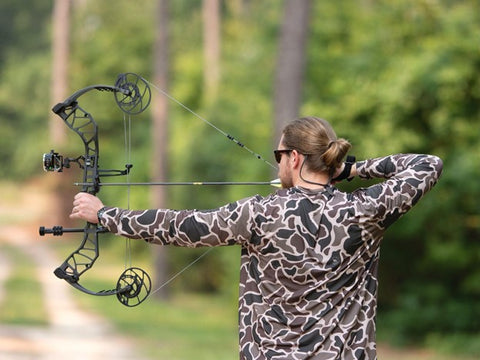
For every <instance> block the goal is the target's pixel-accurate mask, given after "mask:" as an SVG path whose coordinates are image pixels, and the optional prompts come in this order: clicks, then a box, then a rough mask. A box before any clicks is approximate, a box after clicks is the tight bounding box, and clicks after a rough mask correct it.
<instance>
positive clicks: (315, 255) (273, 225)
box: [102, 154, 442, 360]
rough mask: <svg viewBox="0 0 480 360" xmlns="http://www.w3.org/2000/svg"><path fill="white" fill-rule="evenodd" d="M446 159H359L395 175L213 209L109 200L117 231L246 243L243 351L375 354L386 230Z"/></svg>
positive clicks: (154, 238)
mask: <svg viewBox="0 0 480 360" xmlns="http://www.w3.org/2000/svg"><path fill="white" fill-rule="evenodd" d="M441 170H442V161H441V160H440V159H439V158H437V157H435V156H430V155H412V154H410V155H392V156H387V157H383V158H378V159H371V160H366V161H362V162H358V163H357V172H358V175H359V176H360V177H362V178H385V179H387V180H385V181H383V182H381V183H378V184H375V185H372V186H369V187H366V188H361V189H358V190H356V191H354V192H352V193H345V192H342V191H339V190H338V189H336V188H335V187H333V186H328V187H327V188H325V189H322V190H315V191H314V190H307V189H304V188H299V187H294V188H290V189H281V190H278V191H276V192H275V193H273V194H271V195H269V196H267V197H261V196H253V197H250V198H247V199H243V200H240V201H237V202H235V203H231V204H228V205H226V206H223V207H221V208H218V209H215V210H208V211H198V210H185V211H173V210H146V211H128V210H122V209H119V208H108V209H107V211H106V212H105V213H104V215H103V218H102V224H103V225H104V226H106V227H107V228H108V229H109V230H110V231H111V232H113V233H116V234H119V235H122V236H126V237H129V238H138V239H144V240H146V241H148V242H151V243H156V244H162V245H166V244H172V245H177V246H187V247H199V246H220V245H234V244H236V245H240V246H241V248H242V256H241V269H240V291H239V337H240V339H239V340H240V358H241V359H242V360H243V359H375V358H376V343H375V316H376V298H377V288H378V277H377V271H378V261H379V248H380V242H381V240H382V237H383V234H384V232H385V230H386V229H387V228H388V227H389V226H390V225H391V224H392V223H393V222H394V221H396V220H397V219H398V218H399V217H400V216H401V215H403V214H405V213H406V212H407V211H408V210H409V209H411V208H412V206H413V205H415V203H416V202H417V201H418V200H419V199H420V198H421V197H422V196H423V195H424V194H425V193H426V192H427V191H428V190H430V189H431V188H432V186H433V185H434V184H435V183H436V182H437V180H438V177H439V176H440V173H441Z"/></svg>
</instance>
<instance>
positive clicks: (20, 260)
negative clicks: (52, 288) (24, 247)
mask: <svg viewBox="0 0 480 360" xmlns="http://www.w3.org/2000/svg"><path fill="white" fill-rule="evenodd" d="M0 251H3V252H5V253H6V254H7V255H8V257H9V258H10V259H11V266H12V269H11V273H10V276H9V278H8V279H7V280H6V282H5V284H4V286H5V288H4V293H5V296H4V298H3V301H2V306H1V307H0V323H3V324H12V325H41V326H46V325H47V324H48V317H47V313H46V310H45V306H44V302H43V292H42V287H41V285H40V284H39V282H38V281H37V279H36V274H35V273H34V269H35V268H34V267H32V266H31V264H30V262H31V259H29V258H28V257H27V256H26V255H25V254H23V253H22V252H20V251H19V250H18V249H16V248H14V247H12V246H7V245H2V246H1V248H0Z"/></svg>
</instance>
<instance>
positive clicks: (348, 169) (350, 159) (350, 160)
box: [332, 155, 355, 181]
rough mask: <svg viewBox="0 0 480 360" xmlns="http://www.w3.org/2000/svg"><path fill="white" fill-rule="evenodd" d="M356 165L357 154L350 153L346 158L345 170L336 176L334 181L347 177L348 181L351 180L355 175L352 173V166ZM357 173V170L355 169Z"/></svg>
mask: <svg viewBox="0 0 480 360" xmlns="http://www.w3.org/2000/svg"><path fill="white" fill-rule="evenodd" d="M354 165H355V156H353V155H348V156H347V159H346V160H345V163H344V167H343V171H342V172H341V173H340V175H338V176H337V177H336V178H334V179H332V180H333V181H342V180H345V179H347V180H348V181H351V180H352V179H353V177H354V176H355V174H354V175H352V167H353V166H354ZM354 173H355V171H354Z"/></svg>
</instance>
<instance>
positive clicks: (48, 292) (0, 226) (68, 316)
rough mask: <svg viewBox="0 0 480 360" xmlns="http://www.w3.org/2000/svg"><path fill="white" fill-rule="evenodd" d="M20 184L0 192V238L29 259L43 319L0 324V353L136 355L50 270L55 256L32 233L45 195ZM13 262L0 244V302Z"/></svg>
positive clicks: (92, 357) (49, 359)
mask: <svg viewBox="0 0 480 360" xmlns="http://www.w3.org/2000/svg"><path fill="white" fill-rule="evenodd" d="M22 189H23V191H22V192H21V193H17V194H18V195H16V196H15V197H12V193H11V192H10V193H7V192H8V188H7V191H5V190H3V191H2V194H1V195H0V199H2V200H1V201H2V202H1V204H0V234H1V235H0V242H8V244H9V245H12V246H15V247H16V248H17V249H18V250H20V251H22V252H23V253H24V254H26V255H27V256H29V258H30V259H31V264H32V267H34V273H35V274H37V276H38V281H39V282H40V283H41V285H42V289H43V293H42V294H41V295H42V296H43V297H44V303H45V306H46V310H47V314H48V317H49V325H48V326H46V327H41V326H28V325H9V324H0V359H14V360H16V359H35V360H37V359H38V360H57V359H70V360H76V359H89V360H97V359H102V360H107V359H120V360H123V359H135V360H137V359H141V356H140V355H139V354H138V353H137V351H136V349H135V346H134V345H135V344H134V343H133V342H132V341H131V340H130V339H127V338H125V337H122V336H120V335H118V334H116V333H115V331H114V329H113V327H112V326H111V324H109V323H108V322H107V321H106V320H105V319H104V318H102V317H101V316H99V315H98V314H93V313H91V312H87V311H85V310H84V309H81V308H80V307H79V306H78V305H77V304H76V302H75V299H74V296H73V295H72V292H73V290H72V288H71V287H70V286H68V285H67V284H65V282H63V281H60V280H58V279H57V278H56V277H55V276H54V275H53V273H52V270H53V269H54V268H55V267H56V266H57V265H58V264H59V263H60V262H61V261H60V259H57V258H55V256H54V254H53V252H52V251H51V249H50V248H49V247H48V245H47V244H48V243H47V242H45V241H42V240H40V239H39V236H38V235H37V228H38V224H39V223H40V221H41V218H42V217H43V216H44V214H45V204H48V198H47V196H46V194H42V192H41V189H42V187H41V186H40V185H35V184H31V185H29V186H26V187H24V188H22ZM12 200H14V201H12ZM13 265H14V264H12V260H10V259H9V258H8V256H7V254H5V253H2V252H1V250H0V306H1V304H2V303H3V301H5V300H6V294H5V291H4V286H3V284H4V282H5V281H6V280H7V279H8V277H9V275H10V270H11V268H12V266H13Z"/></svg>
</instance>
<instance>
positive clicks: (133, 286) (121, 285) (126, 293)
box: [117, 267, 152, 307]
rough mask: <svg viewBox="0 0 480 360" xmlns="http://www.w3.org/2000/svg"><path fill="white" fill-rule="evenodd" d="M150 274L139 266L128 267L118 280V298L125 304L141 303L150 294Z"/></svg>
mask: <svg viewBox="0 0 480 360" xmlns="http://www.w3.org/2000/svg"><path fill="white" fill-rule="evenodd" d="M151 288H152V282H151V280H150V276H148V274H147V273H146V272H145V271H144V270H142V269H139V268H136V267H132V268H128V269H126V270H125V271H124V272H123V273H122V275H120V278H119V279H118V281H117V299H118V300H119V301H120V302H121V303H122V304H123V305H125V306H128V307H133V306H137V305H139V304H141V303H142V302H143V301H144V300H145V299H146V298H147V297H148V295H149V294H150V290H151Z"/></svg>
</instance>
